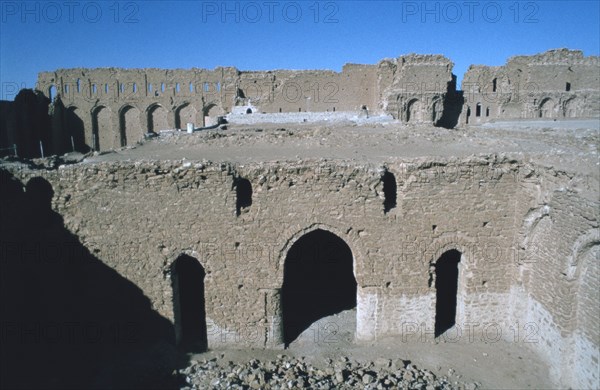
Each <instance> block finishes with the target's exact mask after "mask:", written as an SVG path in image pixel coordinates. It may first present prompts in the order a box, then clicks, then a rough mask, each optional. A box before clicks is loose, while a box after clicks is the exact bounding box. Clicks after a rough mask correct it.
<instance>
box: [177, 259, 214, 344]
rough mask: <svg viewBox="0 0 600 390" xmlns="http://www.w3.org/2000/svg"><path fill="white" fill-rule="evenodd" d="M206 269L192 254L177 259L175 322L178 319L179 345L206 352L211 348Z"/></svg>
mask: <svg viewBox="0 0 600 390" xmlns="http://www.w3.org/2000/svg"><path fill="white" fill-rule="evenodd" d="M205 275H206V273H205V272H204V268H203V267H202V265H201V264H200V262H199V261H198V260H197V259H195V258H193V257H191V256H188V255H181V256H179V257H178V258H177V260H175V280H174V290H175V291H174V297H175V299H176V302H175V307H176V308H178V310H177V309H176V310H175V321H176V322H178V323H179V324H178V326H179V330H180V332H181V333H180V337H179V345H180V346H181V347H182V348H184V349H185V350H187V351H194V352H203V351H206V350H207V348H208V337H207V333H206V310H205V306H204V305H205V303H204V302H205V301H204V276H205Z"/></svg>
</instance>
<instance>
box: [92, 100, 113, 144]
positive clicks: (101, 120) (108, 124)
mask: <svg viewBox="0 0 600 390" xmlns="http://www.w3.org/2000/svg"><path fill="white" fill-rule="evenodd" d="M113 140H114V134H113V130H112V115H111V112H110V109H109V108H107V107H104V106H100V107H98V108H96V109H95V110H94V111H93V114H92V149H94V150H110V149H112V148H113Z"/></svg>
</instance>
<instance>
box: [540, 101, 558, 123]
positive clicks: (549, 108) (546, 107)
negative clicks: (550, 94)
mask: <svg viewBox="0 0 600 390" xmlns="http://www.w3.org/2000/svg"><path fill="white" fill-rule="evenodd" d="M555 116H556V115H555V112H554V101H553V100H552V99H550V98H546V99H544V100H542V103H541V104H540V118H554V117H555Z"/></svg>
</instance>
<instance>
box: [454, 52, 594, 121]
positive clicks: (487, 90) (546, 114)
mask: <svg viewBox="0 0 600 390" xmlns="http://www.w3.org/2000/svg"><path fill="white" fill-rule="evenodd" d="M599 69H600V58H599V57H597V56H589V57H585V56H584V55H583V53H582V52H581V51H577V50H567V49H559V50H550V51H547V52H545V53H541V54H536V55H533V56H516V57H512V58H510V59H509V60H508V62H507V63H506V65H504V66H495V67H494V66H483V65H471V67H470V68H469V70H468V71H467V73H466V74H465V77H464V79H463V81H462V90H463V92H464V99H465V102H464V104H465V105H464V107H463V110H462V113H461V123H482V122H488V121H491V120H496V119H522V118H550V119H553V118H593V117H598V116H599V115H600V108H599V107H600V94H599V93H598V91H600V72H599Z"/></svg>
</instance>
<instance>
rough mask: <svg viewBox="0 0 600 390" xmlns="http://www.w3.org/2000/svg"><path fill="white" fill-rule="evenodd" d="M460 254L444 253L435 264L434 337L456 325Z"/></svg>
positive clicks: (453, 250) (452, 251) (453, 252)
mask: <svg viewBox="0 0 600 390" xmlns="http://www.w3.org/2000/svg"><path fill="white" fill-rule="evenodd" d="M461 256H462V255H461V253H460V252H459V251H457V250H456V249H451V250H449V251H447V252H444V253H443V254H442V256H440V258H439V259H438V261H437V262H436V263H435V290H436V301H435V337H438V336H440V335H442V334H443V333H444V332H445V331H447V330H448V329H450V328H452V327H453V326H454V325H456V303H457V299H456V297H457V294H458V263H459V262H460V258H461Z"/></svg>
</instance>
